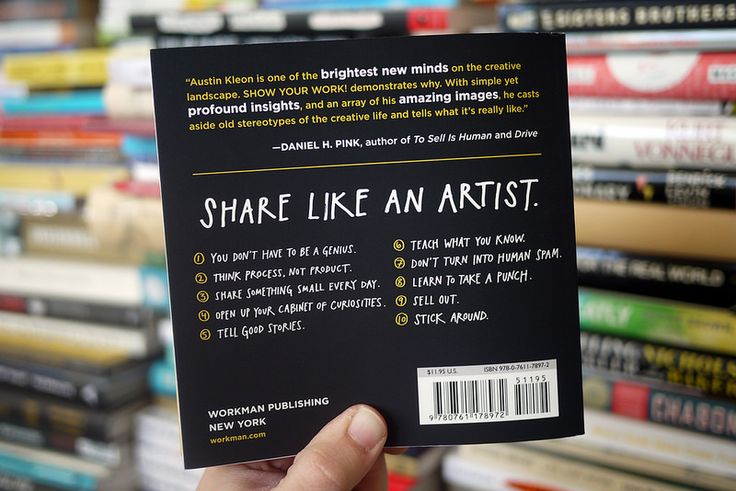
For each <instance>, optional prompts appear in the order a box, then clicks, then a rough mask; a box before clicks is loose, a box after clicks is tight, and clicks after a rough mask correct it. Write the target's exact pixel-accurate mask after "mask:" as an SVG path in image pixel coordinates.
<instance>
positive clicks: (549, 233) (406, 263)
mask: <svg viewBox="0 0 736 491" xmlns="http://www.w3.org/2000/svg"><path fill="white" fill-rule="evenodd" d="M152 68H153V83H154V103H155V108H156V124H157V138H158V149H159V160H160V169H161V184H162V196H163V205H164V222H165V231H166V244H167V260H168V271H169V280H170V285H171V300H172V304H171V305H172V322H173V326H174V345H175V353H176V358H177V359H176V369H177V387H178V401H179V410H180V420H181V426H182V441H183V451H184V459H185V465H186V467H188V468H192V467H203V466H210V465H217V464H224V463H231V462H241V461H250V460H259V459H268V458H274V457H281V456H285V455H293V454H295V453H297V452H298V451H299V450H300V449H301V448H302V447H303V446H304V445H305V444H306V443H307V442H308V441H309V440H310V439H311V437H312V436H313V435H314V434H315V433H316V432H317V431H318V429H319V428H320V427H321V426H322V425H324V424H325V423H326V422H327V421H329V420H330V419H331V418H332V417H334V416H335V415H337V414H339V413H340V412H342V411H343V410H344V409H345V408H347V407H348V406H350V405H351V404H355V403H359V402H363V403H367V404H370V405H373V406H374V407H376V408H377V409H378V410H379V411H380V412H381V413H382V414H383V415H384V417H385V418H386V421H387V423H388V426H389V433H388V435H389V436H388V442H387V444H388V445H389V446H427V445H446V444H461V443H480V442H491V441H511V440H529V439H541V438H555V437H562V436H569V435H574V434H578V433H581V432H582V431H583V426H582V401H581V382H580V351H579V350H580V346H579V329H578V325H579V324H578V312H577V289H576V277H575V243H574V223H573V213H572V178H571V163H570V147H569V125H568V113H567V96H566V94H567V85H566V71H565V70H566V68H565V44H564V37H563V36H561V35H525V34H503V35H459V36H419V37H405V38H381V39H370V40H351V41H335V42H310V43H289V44H272V45H243V46H223V47H213V48H189V49H166V50H154V51H153V52H152Z"/></svg>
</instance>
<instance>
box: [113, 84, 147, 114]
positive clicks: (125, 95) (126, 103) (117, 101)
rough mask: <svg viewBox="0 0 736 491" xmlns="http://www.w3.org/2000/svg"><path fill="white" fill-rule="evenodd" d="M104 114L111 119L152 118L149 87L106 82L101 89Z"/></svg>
mask: <svg viewBox="0 0 736 491" xmlns="http://www.w3.org/2000/svg"><path fill="white" fill-rule="evenodd" d="M102 94H103V99H104V103H105V114H107V115H108V116H109V117H110V118H113V119H133V118H146V119H150V120H153V93H152V90H151V88H150V87H133V86H128V85H125V84H119V83H114V84H108V85H106V86H105V88H104V89H102Z"/></svg>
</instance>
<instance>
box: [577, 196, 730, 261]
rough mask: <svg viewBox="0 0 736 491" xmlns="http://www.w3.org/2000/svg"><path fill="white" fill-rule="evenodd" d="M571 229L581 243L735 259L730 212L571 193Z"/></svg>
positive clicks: (592, 245)
mask: <svg viewBox="0 0 736 491" xmlns="http://www.w3.org/2000/svg"><path fill="white" fill-rule="evenodd" d="M575 225H576V226H575V235H576V238H577V243H578V244H580V245H582V246H586V247H606V248H612V249H620V250H625V251H636V252H638V253H641V254H653V255H662V256H674V257H680V256H682V257H692V258H699V259H702V260H708V261H718V262H736V214H734V213H733V211H731V210H719V209H710V210H701V209H696V208H674V207H672V206H666V205H657V204H651V203H637V202H633V201H625V202H624V201H621V202H618V203H612V202H609V201H600V200H592V199H585V198H575Z"/></svg>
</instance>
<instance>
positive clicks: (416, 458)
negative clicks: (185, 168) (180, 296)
mask: <svg viewBox="0 0 736 491" xmlns="http://www.w3.org/2000/svg"><path fill="white" fill-rule="evenodd" d="M686 3H687V5H688V6H689V7H687V8H688V9H689V10H683V8H684V7H683V5H685V3H678V2H666V1H661V0H648V1H644V0H642V1H639V2H637V1H633V2H628V1H626V2H621V1H617V2H605V1H595V0H583V1H578V2H571V3H562V2H555V1H547V2H540V3H524V2H516V3H504V4H500V5H499V6H496V5H495V4H494V2H470V1H467V2H456V1H453V0H434V1H428V0H425V1H420V0H403V1H388V0H361V1H357V2H344V1H343V2H338V1H331V0H329V1H328V0H314V1H299V0H264V1H261V2H258V1H256V0H230V1H223V0H155V1H150V0H149V1H145V2H144V1H138V0H128V1H117V0H100V1H99V2H96V1H79V2H76V1H73V0H32V1H20V0H10V1H6V2H2V3H1V4H0V57H2V71H1V72H0V103H1V108H2V109H1V110H0V489H156V490H159V489H173V490H179V489H181V490H187V489H194V488H195V487H196V484H197V481H198V479H199V476H200V475H201V471H184V470H183V469H182V465H181V457H180V452H179V437H178V426H177V419H176V411H175V396H176V386H175V377H174V368H173V352H172V348H171V337H170V333H171V325H170V321H169V320H168V318H167V311H168V300H167V293H166V292H167V287H166V277H165V269H164V262H163V229H162V223H161V210H160V189H159V186H158V169H157V163H156V150H155V143H154V137H153V105H152V101H151V83H150V68H149V66H148V49H150V48H151V47H154V46H158V47H165V46H200V45H213V44H231V43H255V42H279V41H293V40H310V39H345V38H354V37H373V36H395V35H419V34H423V33H436V32H467V31H472V30H474V29H475V30H489V29H490V30H504V31H529V30H544V31H565V32H567V33H568V38H567V41H568V54H569V62H568V63H569V82H570V96H571V99H570V107H571V113H572V116H571V130H572V135H571V136H572V147H573V160H574V165H575V168H574V183H575V189H576V221H577V233H578V243H579V249H578V267H579V278H580V285H581V288H580V313H581V327H582V333H581V343H582V347H583V364H584V370H585V380H584V385H585V390H586V405H587V406H588V412H587V433H588V434H587V435H585V436H583V437H580V438H574V439H567V440H562V441H554V442H538V443H526V444H509V445H492V446H472V447H471V446H468V447H461V448H456V449H445V450H443V451H438V450H429V451H428V450H420V449H411V450H410V452H409V453H408V454H407V455H404V456H396V457H394V456H391V457H390V458H389V468H390V470H391V489H393V490H397V491H398V490H405V489H407V490H408V489H417V490H421V489H424V490H429V489H433V490H434V489H445V488H450V489H463V490H464V489H468V490H491V489H493V490H496V489H498V490H504V489H520V488H524V486H536V487H538V488H553V489H571V490H572V489H662V490H665V489H682V488H688V489H693V488H697V489H734V488H735V487H736V470H734V469H736V444H735V443H734V441H735V440H736V314H734V308H735V307H736V123H735V122H734V119H733V117H732V116H731V113H732V101H734V100H736V28H734V26H736V11H734V10H733V7H732V5H731V4H728V3H718V2H715V3H714V2H705V1H701V0H691V1H689V2H686ZM627 12H628V14H627ZM682 12H684V13H682ZM496 20H497V21H498V23H495V21H496ZM441 462H442V467H443V472H444V476H445V478H444V481H445V482H442V480H441V479H440V478H439V469H440V463H441Z"/></svg>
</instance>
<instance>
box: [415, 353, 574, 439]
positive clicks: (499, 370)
mask: <svg viewBox="0 0 736 491" xmlns="http://www.w3.org/2000/svg"><path fill="white" fill-rule="evenodd" d="M417 385H418V389H419V424H422V425H436V424H459V423H492V422H502V421H519V420H523V419H541V418H554V417H557V416H559V405H558V398H557V360H539V361H525V362H519V363H498V364H495V365H473V366H458V367H429V368H417Z"/></svg>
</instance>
